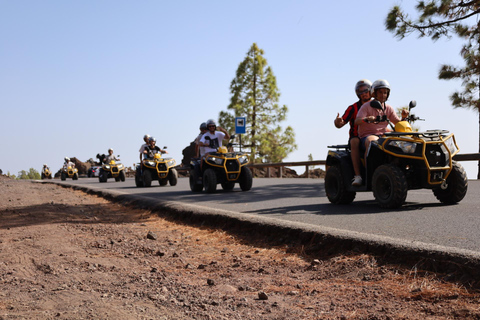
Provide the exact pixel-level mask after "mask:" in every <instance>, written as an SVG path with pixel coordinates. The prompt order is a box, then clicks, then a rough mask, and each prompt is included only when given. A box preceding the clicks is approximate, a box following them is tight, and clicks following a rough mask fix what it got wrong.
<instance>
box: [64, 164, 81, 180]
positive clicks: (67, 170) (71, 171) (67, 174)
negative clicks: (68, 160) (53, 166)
mask: <svg viewBox="0 0 480 320" xmlns="http://www.w3.org/2000/svg"><path fill="white" fill-rule="evenodd" d="M67 178H72V180H78V169H77V168H74V167H72V166H68V167H66V166H63V168H62V173H61V174H60V179H61V180H63V181H64V180H67Z"/></svg>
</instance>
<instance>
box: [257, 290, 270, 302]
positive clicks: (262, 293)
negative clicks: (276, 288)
mask: <svg viewBox="0 0 480 320" xmlns="http://www.w3.org/2000/svg"><path fill="white" fill-rule="evenodd" d="M258 299H260V300H268V295H267V294H266V293H265V292H263V291H260V292H259V293H258Z"/></svg>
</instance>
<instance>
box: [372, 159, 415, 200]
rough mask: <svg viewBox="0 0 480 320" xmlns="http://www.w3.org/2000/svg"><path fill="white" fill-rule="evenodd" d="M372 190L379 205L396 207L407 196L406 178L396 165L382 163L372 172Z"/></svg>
mask: <svg viewBox="0 0 480 320" xmlns="http://www.w3.org/2000/svg"><path fill="white" fill-rule="evenodd" d="M372 190H373V195H374V196H375V199H376V200H377V202H378V203H379V205H380V207H382V208H389V209H392V208H398V207H400V206H402V205H403V204H404V203H405V199H406V198H407V191H408V184H407V179H406V178H405V174H404V173H403V171H402V170H400V168H398V167H397V166H396V165H393V164H384V165H381V166H380V167H378V168H377V169H376V170H375V172H374V173H373V177H372Z"/></svg>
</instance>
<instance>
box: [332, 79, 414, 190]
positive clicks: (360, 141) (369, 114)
mask: <svg viewBox="0 0 480 320" xmlns="http://www.w3.org/2000/svg"><path fill="white" fill-rule="evenodd" d="M355 93H356V94H357V97H358V99H359V100H358V101H357V102H355V103H354V104H352V105H350V106H348V108H347V109H346V110H345V113H344V114H343V116H341V117H340V114H339V113H338V114H337V117H336V118H335V121H334V123H335V126H336V127H337V128H342V127H343V126H344V125H345V124H347V123H349V124H350V131H349V141H348V144H349V147H350V153H351V158H352V164H353V170H354V172H355V175H354V177H353V180H352V185H353V186H361V185H362V183H363V180H362V176H361V168H362V162H361V154H362V153H363V154H364V156H365V159H366V156H367V152H368V148H369V146H370V143H371V142H372V141H375V140H378V138H379V137H380V136H382V135H383V134H384V133H385V132H387V131H388V122H386V121H377V119H379V118H378V116H380V117H381V118H384V119H385V118H386V119H388V120H389V121H390V122H391V123H393V124H396V123H397V122H399V121H402V120H405V119H406V118H407V117H408V115H409V112H408V110H406V109H404V110H402V115H401V118H399V117H398V115H397V114H396V112H395V110H394V109H393V107H392V106H391V105H389V104H387V103H386V101H387V100H388V97H389V96H390V84H389V83H388V81H387V80H383V79H380V80H377V81H375V82H373V84H372V82H371V81H369V80H367V79H362V80H360V81H358V82H357V83H356V85H355ZM373 100H377V101H378V102H379V103H380V105H381V109H378V108H374V107H372V106H371V102H372V101H373Z"/></svg>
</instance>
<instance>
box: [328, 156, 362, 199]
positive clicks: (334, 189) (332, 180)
mask: <svg viewBox="0 0 480 320" xmlns="http://www.w3.org/2000/svg"><path fill="white" fill-rule="evenodd" d="M325 192H326V193H327V198H328V201H330V202H331V203H334V204H350V203H352V201H353V200H354V199H355V196H356V195H357V194H356V193H355V192H352V191H347V186H346V185H345V180H344V178H343V174H342V171H341V169H340V166H338V165H333V166H329V167H328V169H327V172H326V174H325Z"/></svg>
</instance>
